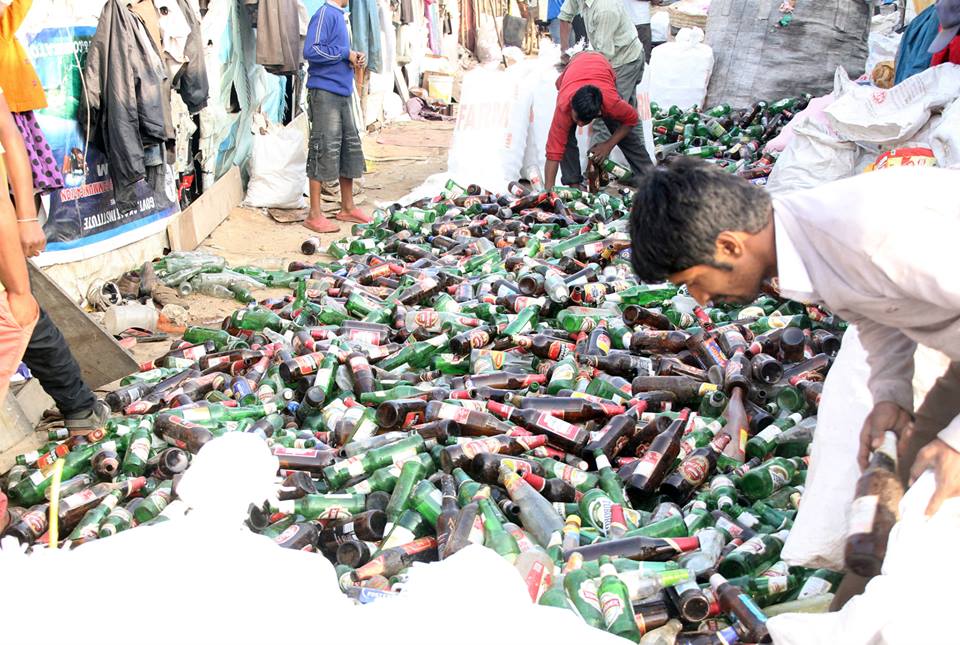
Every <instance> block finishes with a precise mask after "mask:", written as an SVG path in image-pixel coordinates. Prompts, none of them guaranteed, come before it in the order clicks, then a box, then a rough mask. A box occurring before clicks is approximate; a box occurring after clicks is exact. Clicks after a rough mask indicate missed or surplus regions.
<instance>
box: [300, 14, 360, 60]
mask: <svg viewBox="0 0 960 645" xmlns="http://www.w3.org/2000/svg"><path fill="white" fill-rule="evenodd" d="M326 12H327V9H326V7H324V8H322V9H320V11H318V12H317V14H316V15H315V16H314V17H313V19H312V20H311V21H310V26H309V27H308V28H307V37H306V39H305V41H304V45H303V57H304V58H305V59H306V60H308V61H309V62H311V63H315V64H318V65H331V64H333V63H339V62H340V61H344V60H347V59H348V58H349V57H350V48H349V47H344V46H342V45H338V44H337V40H338V38H337V37H336V36H337V35H336V33H335V30H334V29H333V22H332V21H331V20H330V18H329V17H328V16H327V14H326ZM336 18H337V19H339V16H336Z"/></svg>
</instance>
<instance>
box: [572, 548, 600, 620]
mask: <svg viewBox="0 0 960 645" xmlns="http://www.w3.org/2000/svg"><path fill="white" fill-rule="evenodd" d="M563 587H564V589H565V590H566V592H567V597H569V598H570V600H571V601H572V602H573V606H574V608H575V609H576V610H577V613H578V614H580V617H581V618H582V619H583V622H585V623H586V624H587V625H589V626H590V627H595V628H597V629H603V628H604V626H605V623H604V620H603V612H602V611H601V610H600V599H599V596H598V594H597V591H598V590H597V583H596V582H595V581H594V579H593V576H591V575H590V573H589V572H588V571H587V570H586V569H584V568H583V556H582V555H581V554H579V553H574V554H573V555H571V556H570V558H569V559H568V560H567V567H566V575H565V577H564V580H563Z"/></svg>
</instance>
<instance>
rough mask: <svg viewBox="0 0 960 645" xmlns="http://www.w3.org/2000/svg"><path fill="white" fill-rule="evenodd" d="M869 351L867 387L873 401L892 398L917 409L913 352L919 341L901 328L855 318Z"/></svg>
mask: <svg viewBox="0 0 960 645" xmlns="http://www.w3.org/2000/svg"><path fill="white" fill-rule="evenodd" d="M851 322H854V323H855V324H856V325H857V329H858V330H859V331H860V343H861V344H862V345H863V348H864V349H865V350H866V351H867V363H868V364H869V365H870V378H869V379H868V380H867V387H868V388H869V389H870V394H872V395H873V403H874V405H876V404H877V403H879V402H880V401H891V402H893V403H896V404H897V405H899V406H900V407H901V408H903V409H904V410H907V411H908V412H913V355H914V353H915V352H916V351H917V344H916V343H915V342H913V341H912V340H910V339H909V338H907V337H906V336H904V335H903V333H901V332H900V331H899V330H897V329H894V328H892V327H887V326H885V325H881V324H880V323H877V322H875V321H873V320H869V319H867V318H859V319H857V320H852V321H851Z"/></svg>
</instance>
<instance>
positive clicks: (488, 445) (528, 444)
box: [440, 434, 547, 473]
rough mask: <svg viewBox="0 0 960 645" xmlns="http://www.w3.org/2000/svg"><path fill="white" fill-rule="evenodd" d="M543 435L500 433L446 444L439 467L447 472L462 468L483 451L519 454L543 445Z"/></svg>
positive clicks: (545, 439) (544, 440) (544, 442)
mask: <svg viewBox="0 0 960 645" xmlns="http://www.w3.org/2000/svg"><path fill="white" fill-rule="evenodd" d="M546 443H547V437H546V436H545V435H533V436H531V437H508V436H507V435H504V434H501V435H496V436H493V437H484V438H482V439H476V440H474V441H469V442H467V443H460V444H457V445H455V446H446V447H445V448H444V449H443V450H441V451H440V468H442V469H443V471H444V472H447V473H449V472H450V471H452V470H453V469H454V468H464V467H466V466H467V464H469V463H470V461H471V460H472V459H473V458H474V457H476V456H477V455H479V454H481V453H484V452H494V453H498V454H501V455H519V454H520V453H523V452H527V451H528V450H533V449H534V448H536V447H538V446H542V445H545V444H546Z"/></svg>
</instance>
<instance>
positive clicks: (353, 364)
mask: <svg viewBox="0 0 960 645" xmlns="http://www.w3.org/2000/svg"><path fill="white" fill-rule="evenodd" d="M349 363H350V369H352V370H353V371H354V372H364V371H365V372H369V371H371V367H370V363H368V362H367V358H366V357H365V356H351V357H350V360H349Z"/></svg>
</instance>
